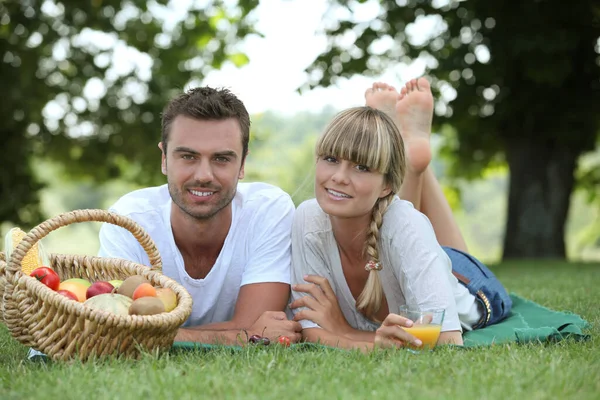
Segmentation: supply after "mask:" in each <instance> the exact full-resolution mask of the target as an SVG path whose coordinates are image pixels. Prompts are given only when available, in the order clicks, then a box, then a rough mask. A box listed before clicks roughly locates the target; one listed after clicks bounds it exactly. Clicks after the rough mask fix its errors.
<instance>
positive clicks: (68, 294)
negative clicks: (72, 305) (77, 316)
mask: <svg viewBox="0 0 600 400" xmlns="http://www.w3.org/2000/svg"><path fill="white" fill-rule="evenodd" d="M56 293H58V294H62V295H63V296H65V297H67V298H69V299H71V300H75V301H79V299H78V298H77V295H76V294H75V293H73V292H70V291H68V290H57V291H56Z"/></svg>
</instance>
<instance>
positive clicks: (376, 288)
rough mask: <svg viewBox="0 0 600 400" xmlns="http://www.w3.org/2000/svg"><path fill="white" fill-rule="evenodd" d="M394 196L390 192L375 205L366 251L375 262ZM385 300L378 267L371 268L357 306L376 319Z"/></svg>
mask: <svg viewBox="0 0 600 400" xmlns="http://www.w3.org/2000/svg"><path fill="white" fill-rule="evenodd" d="M393 198H394V196H393V194H390V195H388V196H386V197H384V198H382V199H379V201H378V202H377V205H376V206H375V207H373V214H372V218H371V224H370V225H369V231H368V232H367V241H366V243H365V253H366V255H367V259H368V260H369V261H370V262H371V261H372V262H374V263H379V262H380V261H379V245H378V244H377V242H378V241H379V228H381V224H382V223H383V214H384V213H385V211H386V210H387V208H388V207H389V205H390V204H391V202H392V200H393ZM382 301H383V286H382V285H381V278H380V277H379V272H378V271H377V270H376V269H371V271H370V272H369V277H368V278H367V283H366V284H365V288H364V289H363V291H362V292H361V293H360V296H358V300H357V305H356V308H357V309H358V310H359V311H360V312H362V313H363V314H364V315H365V316H366V317H367V318H369V319H372V320H375V318H374V316H375V314H376V313H377V311H379V309H380V308H381V303H382Z"/></svg>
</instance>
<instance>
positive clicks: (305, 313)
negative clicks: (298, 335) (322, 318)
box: [294, 309, 316, 322]
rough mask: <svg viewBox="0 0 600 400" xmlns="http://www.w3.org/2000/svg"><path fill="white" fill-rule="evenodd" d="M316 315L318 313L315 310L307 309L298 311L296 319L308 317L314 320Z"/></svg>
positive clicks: (300, 319)
mask: <svg viewBox="0 0 600 400" xmlns="http://www.w3.org/2000/svg"><path fill="white" fill-rule="evenodd" d="M315 317H316V313H315V312H314V311H313V310H309V309H306V310H302V311H298V312H297V313H296V314H294V321H302V320H303V319H307V320H309V321H313V322H314V320H315Z"/></svg>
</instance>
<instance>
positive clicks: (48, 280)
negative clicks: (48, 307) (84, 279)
mask: <svg viewBox="0 0 600 400" xmlns="http://www.w3.org/2000/svg"><path fill="white" fill-rule="evenodd" d="M30 276H31V277H33V278H35V279H37V280H38V281H40V282H42V283H43V284H44V285H46V286H48V287H49V288H50V289H52V290H58V286H59V285H60V278H59V277H58V274H57V273H56V272H54V270H52V269H50V268H48V267H40V268H36V269H34V270H33V271H32V272H31V275H30Z"/></svg>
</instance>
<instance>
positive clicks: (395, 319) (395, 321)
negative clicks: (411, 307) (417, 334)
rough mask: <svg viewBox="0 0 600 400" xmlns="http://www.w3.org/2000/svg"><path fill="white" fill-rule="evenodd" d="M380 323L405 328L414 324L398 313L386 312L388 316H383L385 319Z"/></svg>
mask: <svg viewBox="0 0 600 400" xmlns="http://www.w3.org/2000/svg"><path fill="white" fill-rule="evenodd" d="M381 325H382V326H393V325H400V326H405V327H407V328H410V327H411V326H413V325H414V324H413V322H412V321H411V320H410V319H408V318H404V317H402V316H400V315H398V314H388V316H387V317H385V319H384V320H383V322H382V323H381Z"/></svg>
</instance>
